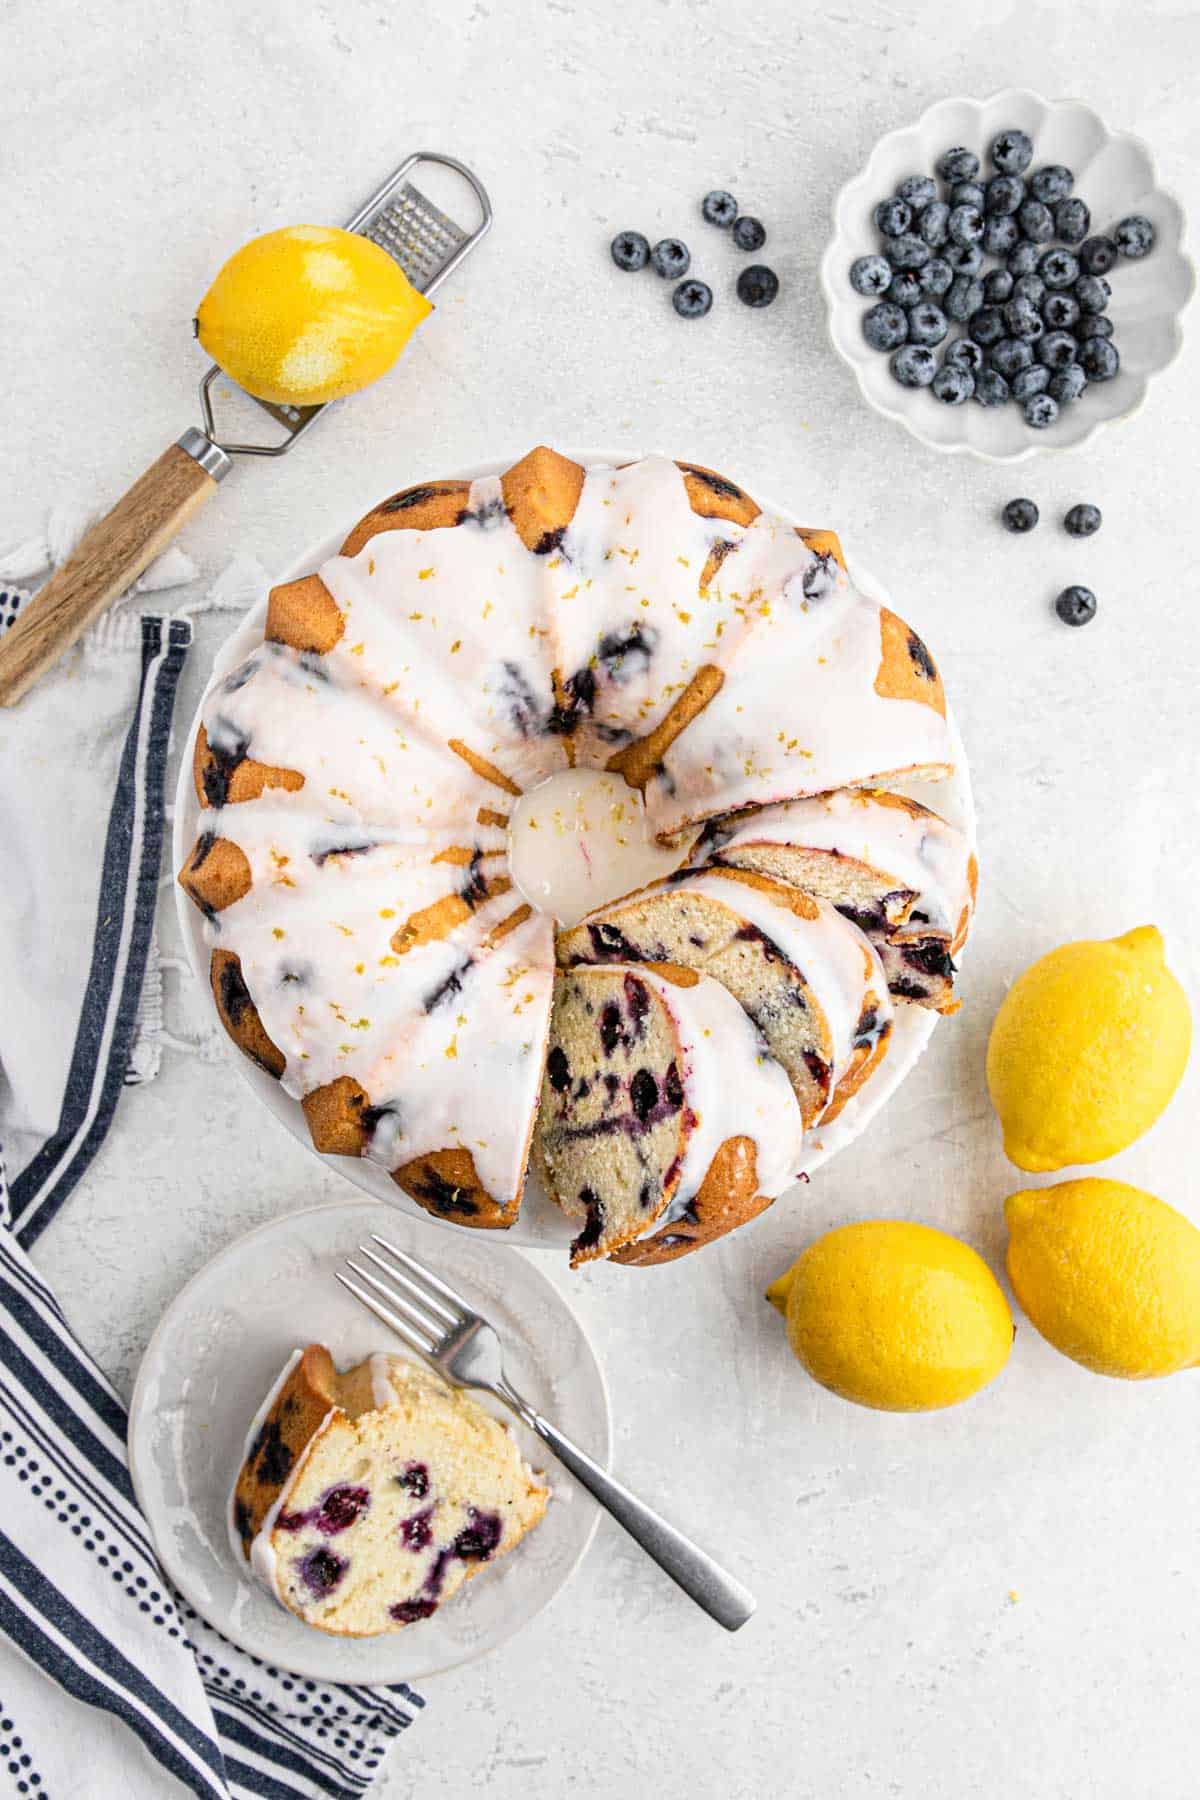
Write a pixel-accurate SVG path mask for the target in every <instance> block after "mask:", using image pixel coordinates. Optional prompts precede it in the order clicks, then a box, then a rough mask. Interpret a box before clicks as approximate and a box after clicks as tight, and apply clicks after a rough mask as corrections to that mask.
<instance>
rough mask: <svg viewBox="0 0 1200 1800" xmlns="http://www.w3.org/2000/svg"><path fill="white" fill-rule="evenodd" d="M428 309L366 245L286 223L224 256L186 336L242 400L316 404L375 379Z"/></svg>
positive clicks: (343, 234) (354, 236)
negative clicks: (225, 259)
mask: <svg viewBox="0 0 1200 1800" xmlns="http://www.w3.org/2000/svg"><path fill="white" fill-rule="evenodd" d="M431 311H432V305H431V303H430V301H428V300H427V299H426V298H425V296H424V295H423V294H418V292H417V290H416V288H414V287H413V286H412V285H411V283H410V282H409V281H408V280H407V278H406V276H405V274H404V272H403V270H402V269H401V268H400V266H399V265H398V264H397V263H396V262H395V261H394V260H393V258H392V257H390V256H389V255H388V253H387V251H386V250H381V249H380V247H379V245H378V244H373V243H372V242H371V241H370V239H369V238H365V237H362V236H360V235H359V233H358V232H356V231H339V230H338V229H337V228H336V227H334V226H329V225H288V226H285V227H284V228H283V230H281V231H268V232H265V233H264V234H263V236H262V237H256V238H252V239H251V240H250V242H249V243H248V244H243V245H242V248H241V249H240V250H236V251H235V252H234V254H233V255H232V256H231V257H230V258H229V261H228V262H227V263H226V264H225V265H224V267H223V268H222V269H221V271H220V273H219V274H218V275H217V278H216V280H215V281H214V282H213V284H212V286H211V287H210V288H209V290H208V292H207V294H205V296H204V298H203V300H202V301H201V302H200V305H199V306H198V307H197V309H196V336H197V337H198V338H199V339H200V342H201V343H202V344H203V346H204V348H205V349H206V350H207V351H208V354H209V355H210V356H211V357H212V359H213V361H214V362H215V363H218V364H219V365H220V366H221V368H222V369H224V371H225V373H226V374H227V375H229V376H232V378H233V380H234V381H236V382H237V383H238V384H239V386H241V387H244V388H245V390H246V392H247V393H248V394H254V395H256V396H257V397H258V399H260V400H270V401H272V402H274V403H275V404H276V405H282V406H317V405H320V404H321V403H322V402H323V401H326V400H339V399H341V398H342V396H343V395H345V394H353V393H357V391H358V389H359V388H364V387H366V386H367V385H368V383H369V382H372V381H376V380H378V378H379V376H381V375H385V374H386V373H387V371H388V370H389V369H390V368H391V366H392V364H393V363H394V362H395V360H396V358H397V357H398V356H399V354H400V352H401V350H403V348H404V346H405V344H407V342H408V340H409V338H410V337H411V336H412V334H413V332H414V331H415V330H416V328H417V326H418V325H419V324H420V323H421V321H422V319H424V318H425V317H426V316H427V314H428V313H430V312H431Z"/></svg>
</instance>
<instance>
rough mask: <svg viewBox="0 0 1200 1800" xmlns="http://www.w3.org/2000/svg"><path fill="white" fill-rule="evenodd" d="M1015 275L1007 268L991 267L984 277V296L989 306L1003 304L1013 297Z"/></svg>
mask: <svg viewBox="0 0 1200 1800" xmlns="http://www.w3.org/2000/svg"><path fill="white" fill-rule="evenodd" d="M1012 291H1013V277H1012V276H1011V275H1010V274H1009V272H1008V270H1007V269H989V270H988V272H987V274H986V275H985V276H984V278H983V297H984V299H985V300H986V301H987V303H988V305H989V306H1003V305H1004V302H1005V301H1006V300H1011V299H1012Z"/></svg>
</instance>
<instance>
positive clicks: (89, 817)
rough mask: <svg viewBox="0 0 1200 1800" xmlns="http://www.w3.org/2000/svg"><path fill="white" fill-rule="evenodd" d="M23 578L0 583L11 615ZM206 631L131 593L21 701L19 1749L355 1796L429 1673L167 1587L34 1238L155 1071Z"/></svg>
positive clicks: (2, 1471) (3, 1444)
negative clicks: (347, 1683)
mask: <svg viewBox="0 0 1200 1800" xmlns="http://www.w3.org/2000/svg"><path fill="white" fill-rule="evenodd" d="M22 598H23V596H22V595H21V594H20V593H14V592H13V591H12V590H11V589H10V590H4V591H3V592H0V629H3V628H4V625H5V624H7V623H8V622H9V621H10V620H11V618H12V617H15V616H16V613H17V611H18V610H19V607H20V604H21V601H22ZM190 642H191V624H190V621H189V620H188V619H186V618H183V617H176V618H174V619H172V618H169V617H163V616H158V615H154V616H149V617H144V618H141V619H137V618H135V617H134V616H133V615H131V614H129V613H128V612H127V611H126V612H124V613H122V612H118V613H116V614H114V615H111V616H110V618H109V619H108V620H107V621H105V622H104V623H103V624H102V625H101V627H99V628H98V630H97V631H96V632H94V633H92V634H90V635H89V638H88V639H87V640H85V642H84V643H83V644H82V645H81V646H79V647H78V648H77V650H76V651H75V652H72V655H71V657H70V658H69V659H68V662H67V663H66V664H65V665H64V666H63V667H62V668H61V669H60V670H59V671H57V672H55V673H54V674H53V675H51V676H48V677H46V678H45V679H44V680H43V681H42V682H41V683H39V685H38V687H36V688H35V689H34V690H33V692H32V693H31V694H30V695H29V696H28V697H27V699H26V700H25V701H24V702H23V703H22V705H21V706H20V707H19V708H17V709H15V710H14V711H11V712H8V713H5V714H0V859H2V860H0V1117H2V1118H3V1120H4V1124H5V1131H6V1135H7V1136H9V1137H10V1138H11V1139H12V1143H13V1145H14V1146H15V1147H16V1150H17V1151H23V1152H24V1155H23V1162H24V1166H23V1167H21V1168H20V1171H19V1173H18V1172H16V1164H15V1160H14V1169H13V1174H12V1179H11V1181H10V1182H9V1181H6V1179H5V1171H4V1163H3V1158H2V1156H0V1769H6V1770H7V1772H8V1775H9V1777H10V1780H11V1784H12V1786H11V1791H12V1792H15V1793H17V1794H28V1795H36V1796H40V1797H41V1800H65V1797H67V1796H70V1797H72V1800H74V1797H77V1796H78V1797H84V1800H92V1797H93V1796H94V1797H95V1800H112V1797H114V1796H118V1795H119V1796H121V1797H122V1800H162V1796H164V1795H166V1794H171V1793H176V1792H178V1793H191V1794H196V1795H203V1796H220V1797H221V1800H226V1797H228V1796H234V1797H237V1800H243V1797H249V1796H263V1797H266V1800H315V1797H316V1796H324V1795H329V1796H335V1797H338V1800H343V1797H344V1800H353V1797H354V1796H358V1795H361V1794H363V1793H364V1792H365V1791H366V1789H367V1788H368V1787H369V1786H370V1784H371V1780H372V1778H373V1776H374V1775H375V1774H376V1773H377V1772H378V1770H379V1769H380V1767H381V1765H382V1762H383V1758H384V1756H385V1754H386V1752H387V1750H388V1747H389V1745H390V1744H391V1743H392V1742H393V1741H394V1739H395V1738H396V1737H397V1736H398V1735H399V1734H400V1733H401V1732H402V1731H404V1730H405V1729H406V1728H407V1726H408V1725H409V1724H410V1723H411V1722H412V1720H413V1718H414V1716H415V1715H416V1713H417V1712H418V1711H419V1709H420V1707H421V1706H422V1705H423V1701H422V1700H421V1697H420V1695H418V1694H416V1693H414V1692H413V1691H412V1690H411V1689H410V1688H408V1687H407V1686H405V1685H400V1686H398V1687H391V1688H371V1689H367V1688H343V1687H337V1688H334V1687H326V1686H323V1685H321V1684H319V1683H315V1682H312V1681H306V1680H301V1679H300V1678H298V1677H293V1676H291V1675H289V1674H288V1673H287V1672H286V1671H284V1670H280V1669H277V1668H273V1667H268V1666H266V1665H264V1664H262V1663H260V1662H258V1661H257V1660H256V1659H255V1658H253V1657H251V1656H248V1655H246V1654H244V1653H243V1652H242V1651H240V1650H237V1649H235V1648H234V1647H233V1646H232V1645H231V1644H229V1643H227V1642H226V1641H225V1640H224V1639H223V1638H221V1637H220V1636H219V1635H218V1634H217V1633H216V1632H214V1631H212V1630H211V1629H210V1628H209V1627H208V1626H207V1625H205V1624H204V1622H203V1621H202V1620H200V1619H199V1618H197V1617H196V1615H195V1614H194V1613H192V1612H191V1610H190V1609H189V1608H188V1607H187V1606H186V1605H185V1604H184V1603H183V1602H182V1601H181V1600H180V1599H179V1598H178V1597H177V1596H175V1595H174V1594H173V1593H172V1591H171V1590H170V1588H169V1587H168V1585H167V1584H166V1582H165V1580H164V1579H163V1576H162V1572H161V1570H160V1569H159V1566H158V1563H157V1560H156V1558H155V1554H154V1547H153V1545H152V1543H151V1541H150V1535H149V1532H148V1529H147V1527H146V1523H145V1521H144V1519H143V1518H142V1517H141V1514H140V1513H139V1511H138V1507H137V1503H136V1500H135V1498H134V1494H133V1488H132V1484H131V1481H130V1476H129V1469H128V1464H127V1460H126V1450H125V1435H126V1414H125V1408H124V1405H123V1403H122V1401H121V1398H120V1396H119V1395H118V1394H117V1392H116V1390H115V1389H114V1388H113V1387H112V1386H111V1384H110V1383H109V1382H108V1380H107V1379H106V1377H105V1376H104V1374H103V1372H102V1371H101V1369H100V1368H99V1366H98V1365H97V1364H96V1363H95V1362H94V1360H93V1359H92V1358H91V1357H90V1356H89V1355H88V1353H87V1351H86V1350H85V1349H84V1348H83V1346H82V1345H81V1344H80V1343H79V1341H78V1340H77V1339H76V1337H75V1336H74V1334H73V1333H72V1331H71V1329H70V1326H69V1325H68V1323H67V1320H66V1318H65V1316H64V1314H63V1311H62V1308H61V1306H60V1305H59V1302H58V1300H57V1299H56V1297H55V1296H54V1294H53V1293H52V1292H51V1291H50V1290H49V1288H48V1287H47V1286H46V1284H45V1283H44V1282H43V1281H42V1280H41V1279H40V1277H39V1276H38V1274H37V1271H36V1268H35V1267H34V1264H33V1262H32V1260H31V1258H30V1255H29V1249H30V1247H31V1246H32V1245H33V1244H34V1243H35V1242H36V1240H37V1238H38V1237H39V1236H40V1234H41V1233H42V1232H43V1231H44V1230H45V1228H46V1226H47V1225H48V1224H49V1223H50V1221H51V1220H52V1219H54V1217H55V1215H56V1214H57V1213H58V1211H59V1209H60V1208H61V1207H62V1206H63V1205H64V1203H65V1202H66V1201H67V1200H68V1199H69V1197H70V1194H71V1192H72V1189H73V1188H74V1187H75V1186H76V1184H77V1183H78V1182H79V1180H80V1178H81V1176H82V1175H83V1174H84V1172H85V1171H86V1169H87V1167H88V1164H89V1163H90V1162H91V1160H92V1158H93V1157H94V1156H95V1154H96V1152H97V1150H98V1149H99V1147H100V1145H101V1143H102V1142H103V1140H104V1137H105V1134H106V1132H107V1130H108V1126H109V1124H110V1122H111V1120H112V1116H113V1112H114V1110H115V1107H116V1105H117V1102H118V1100H119V1098H120V1095H121V1091H122V1088H123V1085H124V1084H125V1083H126V1081H127V1080H129V1079H136V1078H137V1077H136V1076H131V1074H130V1070H131V1050H132V1048H133V1046H134V1040H135V1036H136V1031H137V1019H138V1003H139V996H140V994H141V988H142V980H143V976H144V973H145V969H146V964H147V958H148V956H149V955H150V949H151V943H152V934H153V925H154V907H155V898H156V894H157V888H158V881H159V864H160V858H161V852H162V839H163V800H164V775H165V765H166V755H167V743H168V735H169V731H170V721H171V711H172V706H173V702H174V697H175V689H176V684H177V682H178V679H179V674H180V670H181V668H182V666H183V662H184V659H185V657H186V655H187V650H188V646H189V644H190ZM131 708H132V713H131ZM130 717H132V723H130V724H129V726H128V730H127V731H125V730H124V725H125V721H127V720H129V719H130ZM93 822H94V824H95V830H96V833H97V836H96V841H95V842H94V843H92V842H90V841H89V836H88V833H89V830H90V829H91V828H92V826H93ZM68 997H69V1003H68ZM39 1138H40V1139H41V1140H42V1142H41V1143H40V1147H39V1146H38V1145H37V1140H38V1139H39ZM31 1148H32V1154H30V1153H29V1152H30V1150H31ZM14 1155H15V1153H14Z"/></svg>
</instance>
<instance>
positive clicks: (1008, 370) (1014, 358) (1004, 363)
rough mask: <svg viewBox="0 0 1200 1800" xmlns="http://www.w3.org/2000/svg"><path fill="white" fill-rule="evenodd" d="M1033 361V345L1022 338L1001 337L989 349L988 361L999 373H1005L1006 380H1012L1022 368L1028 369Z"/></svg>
mask: <svg viewBox="0 0 1200 1800" xmlns="http://www.w3.org/2000/svg"><path fill="white" fill-rule="evenodd" d="M1032 361H1033V350H1032V347H1031V346H1030V345H1029V344H1027V343H1025V342H1024V340H1023V339H1021V338H1011V337H1010V338H1001V340H1000V342H999V343H998V344H993V345H992V347H991V349H990V350H989V351H988V362H989V363H990V364H991V366H992V368H993V369H995V371H996V373H997V375H1003V377H1004V379H1005V381H1011V380H1012V379H1013V377H1014V376H1015V375H1019V374H1020V373H1021V370H1022V369H1027V368H1028V367H1029V366H1030V364H1031V363H1032Z"/></svg>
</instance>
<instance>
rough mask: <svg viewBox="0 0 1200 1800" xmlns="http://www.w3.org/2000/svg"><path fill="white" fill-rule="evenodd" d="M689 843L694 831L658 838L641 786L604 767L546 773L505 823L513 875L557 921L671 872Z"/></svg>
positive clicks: (574, 919) (567, 921)
mask: <svg viewBox="0 0 1200 1800" xmlns="http://www.w3.org/2000/svg"><path fill="white" fill-rule="evenodd" d="M691 845H692V839H691V838H689V839H688V841H687V842H686V843H684V844H682V845H679V846H677V847H675V848H673V849H670V850H664V849H663V847H662V845H661V844H657V843H655V841H654V839H653V837H652V836H651V834H650V830H649V827H648V825H647V822H646V808H645V803H644V802H643V800H642V796H641V794H640V793H639V792H638V790H637V789H636V788H631V787H629V786H628V784H627V783H626V781H625V779H624V777H623V776H621V775H610V774H607V773H606V772H605V771H604V770H603V769H562V770H560V771H559V773H558V774H557V775H551V776H549V777H548V779H547V780H545V781H543V782H541V783H540V784H539V786H537V787H535V788H531V789H530V790H529V792H528V793H527V794H522V795H521V798H520V799H519V800H518V801H517V803H516V805H515V806H514V807H513V810H512V814H511V817H510V819H509V827H508V849H509V867H510V871H511V874H512V878H513V880H514V881H515V883H516V885H517V886H518V887H519V888H520V890H521V892H522V894H523V895H524V896H525V898H526V900H528V901H529V903H530V905H531V906H536V907H538V908H539V910H540V911H542V912H548V913H552V914H553V915H554V917H555V918H556V919H557V920H558V922H559V924H560V925H574V924H577V923H578V921H579V920H580V919H582V918H583V916H584V914H585V913H588V912H591V910H592V908H593V907H596V906H604V905H605V904H606V903H607V902H608V901H610V900H616V899H619V898H620V896H621V895H622V894H628V893H629V892H630V891H631V889H633V888H638V887H643V886H644V885H645V884H646V882H648V881H658V880H660V879H661V877H662V876H664V875H670V874H671V873H672V871H673V870H675V869H677V868H678V867H679V865H680V863H681V862H683V860H684V858H685V857H686V855H687V853H688V851H689V850H690V849H691Z"/></svg>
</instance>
